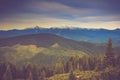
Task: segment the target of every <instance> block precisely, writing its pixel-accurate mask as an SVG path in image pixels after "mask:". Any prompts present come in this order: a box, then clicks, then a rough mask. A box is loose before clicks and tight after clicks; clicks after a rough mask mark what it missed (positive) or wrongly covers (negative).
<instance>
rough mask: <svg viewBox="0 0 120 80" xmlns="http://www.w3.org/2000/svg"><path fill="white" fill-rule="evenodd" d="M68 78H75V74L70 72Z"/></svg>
mask: <svg viewBox="0 0 120 80" xmlns="http://www.w3.org/2000/svg"><path fill="white" fill-rule="evenodd" d="M68 80H76V78H75V75H74V74H73V71H71V72H70V75H69V79H68Z"/></svg>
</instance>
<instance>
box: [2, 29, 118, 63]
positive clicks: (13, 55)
mask: <svg viewBox="0 0 120 80" xmlns="http://www.w3.org/2000/svg"><path fill="white" fill-rule="evenodd" d="M22 31H23V32H22ZM32 31H33V32H32ZM97 31H98V32H97ZM1 32H2V34H3V35H5V36H3V35H2V36H1V35H0V37H1V38H0V61H10V62H12V63H15V64H20V65H21V64H26V63H32V64H40V65H48V64H55V63H56V62H59V61H61V60H62V61H65V60H68V59H69V58H70V57H71V56H76V55H77V56H80V57H82V56H85V55H103V54H104V53H105V51H106V43H107V40H104V39H105V38H106V39H108V37H105V36H108V35H111V34H112V36H113V35H114V36H113V37H114V38H113V39H115V40H114V41H117V43H118V42H119V35H116V34H119V29H118V30H113V31H109V30H87V29H78V30H77V29H41V28H35V29H25V30H10V31H0V33H1ZM35 32H36V33H35ZM44 32H45V33H44ZM82 32H84V34H83V33H82ZM90 32H91V33H90ZM95 32H97V33H101V34H100V36H102V35H103V34H105V35H103V36H104V37H105V38H102V37H103V36H102V37H99V35H98V34H94V36H96V37H93V36H91V37H90V35H93V33H95ZM114 32H115V33H114ZM8 33H10V34H8ZM58 33H59V34H58ZM63 33H64V34H63ZM88 33H89V34H88ZM109 33H111V34H109ZM76 34H77V35H76ZM79 34H80V35H79ZM85 34H86V35H85ZM75 36H76V37H77V38H76V39H77V40H75V38H74V37H75ZM82 36H84V37H85V36H86V38H89V39H91V40H92V41H85V40H83V39H84V38H83V37H82ZM97 38H98V39H99V38H101V39H103V40H101V39H100V40H99V41H98V40H97ZM94 39H95V40H94ZM94 41H95V42H94ZM104 41H105V42H106V43H105V42H104ZM119 48H120V47H119V44H117V46H116V45H115V46H114V52H115V53H117V54H119V52H120V49H119Z"/></svg>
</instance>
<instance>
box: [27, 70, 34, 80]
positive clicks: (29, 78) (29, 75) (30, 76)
mask: <svg viewBox="0 0 120 80" xmlns="http://www.w3.org/2000/svg"><path fill="white" fill-rule="evenodd" d="M26 80H33V75H32V72H31V71H30V72H29V74H28V77H27V79H26Z"/></svg>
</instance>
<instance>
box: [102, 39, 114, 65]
mask: <svg viewBox="0 0 120 80" xmlns="http://www.w3.org/2000/svg"><path fill="white" fill-rule="evenodd" d="M114 65H115V54H114V52H113V48H112V39H111V38H109V40H108V44H107V50H106V53H105V57H104V66H105V67H108V66H114Z"/></svg>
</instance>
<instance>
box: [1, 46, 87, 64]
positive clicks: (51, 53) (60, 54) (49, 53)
mask: <svg viewBox="0 0 120 80" xmlns="http://www.w3.org/2000/svg"><path fill="white" fill-rule="evenodd" d="M0 53H1V54H0V55H1V57H2V58H1V59H3V60H4V61H10V62H13V63H22V64H24V63H35V64H54V63H56V62H57V59H60V58H61V59H62V60H66V59H67V58H69V57H71V56H75V55H79V56H83V55H87V54H86V53H84V52H82V51H78V50H70V49H67V48H63V47H61V46H60V45H59V44H58V45H57V46H56V44H53V45H52V46H51V47H49V48H44V47H37V46H35V45H14V46H11V47H1V48H0Z"/></svg>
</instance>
